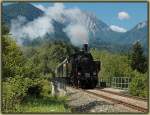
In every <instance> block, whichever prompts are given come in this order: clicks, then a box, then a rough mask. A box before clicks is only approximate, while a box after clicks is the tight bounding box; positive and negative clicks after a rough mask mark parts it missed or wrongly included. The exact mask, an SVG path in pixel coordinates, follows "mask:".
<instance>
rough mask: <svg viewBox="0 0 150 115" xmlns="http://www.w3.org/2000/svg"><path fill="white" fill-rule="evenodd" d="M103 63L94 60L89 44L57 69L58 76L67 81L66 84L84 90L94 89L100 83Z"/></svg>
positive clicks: (84, 45)
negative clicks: (99, 76)
mask: <svg viewBox="0 0 150 115" xmlns="http://www.w3.org/2000/svg"><path fill="white" fill-rule="evenodd" d="M100 69H101V62H100V61H96V60H94V59H93V56H92V55H91V53H90V51H89V48H88V44H83V48H82V50H80V51H78V52H76V53H74V54H72V55H70V56H68V57H67V58H66V59H65V60H64V61H63V62H62V63H60V64H59V65H58V66H57V68H56V71H55V73H56V76H57V77H63V78H65V79H66V81H67V82H66V83H67V84H69V85H71V86H73V87H76V88H82V89H93V88H95V87H96V85H97V83H98V73H99V72H100Z"/></svg>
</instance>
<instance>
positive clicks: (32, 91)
mask: <svg viewBox="0 0 150 115" xmlns="http://www.w3.org/2000/svg"><path fill="white" fill-rule="evenodd" d="M1 46H2V56H1V57H2V79H1V83H2V112H3V113H16V112H18V113H25V112H70V109H69V108H68V107H66V106H65V105H66V99H67V96H65V97H56V96H55V97H53V96H52V95H51V84H50V81H51V79H52V78H53V77H55V73H54V71H55V67H56V66H57V65H58V64H59V63H60V62H62V61H63V60H64V59H65V58H66V57H67V56H69V55H70V54H72V53H73V52H76V51H77V50H79V48H77V47H75V46H73V45H71V44H70V43H66V42H63V41H46V40H45V41H44V42H42V43H41V44H38V45H35V46H33V45H30V46H21V45H18V44H17V43H16V41H15V40H14V39H13V37H12V36H11V35H10V34H9V29H8V28H7V27H6V26H5V25H2V37H1ZM90 52H91V54H92V56H93V57H94V59H96V60H100V61H101V63H102V64H101V72H100V73H99V77H100V78H103V79H105V80H106V81H107V80H108V79H111V78H112V77H114V76H117V77H120V76H121V77H130V78H131V82H130V86H129V93H130V94H131V95H134V96H140V97H144V98H147V97H148V59H147V56H145V54H144V53H143V48H142V46H141V44H140V42H136V43H135V44H134V45H133V47H132V49H131V51H129V52H128V53H111V52H109V51H106V50H99V49H96V48H91V50H90Z"/></svg>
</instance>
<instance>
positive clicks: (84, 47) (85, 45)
mask: <svg viewBox="0 0 150 115" xmlns="http://www.w3.org/2000/svg"><path fill="white" fill-rule="evenodd" d="M83 50H84V51H85V52H88V44H87V43H86V44H83Z"/></svg>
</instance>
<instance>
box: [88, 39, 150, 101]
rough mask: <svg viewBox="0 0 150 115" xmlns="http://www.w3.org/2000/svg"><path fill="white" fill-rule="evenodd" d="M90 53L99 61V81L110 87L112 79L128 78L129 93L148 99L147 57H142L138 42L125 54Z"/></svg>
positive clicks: (92, 51)
mask: <svg viewBox="0 0 150 115" xmlns="http://www.w3.org/2000/svg"><path fill="white" fill-rule="evenodd" d="M91 53H92V55H93V57H94V59H95V60H100V61H101V72H100V73H99V79H103V80H104V81H106V82H107V83H108V84H107V86H112V84H111V83H112V82H111V81H112V78H113V77H129V78H130V79H131V81H130V86H129V93H130V94H131V95H135V96H140V97H145V98H147V97H148V57H146V56H145V55H144V53H143V48H142V46H141V44H140V42H136V43H135V44H133V47H132V49H131V51H129V53H126V54H123V53H121V54H112V53H110V52H108V51H104V50H103V51H99V50H97V49H92V50H91Z"/></svg>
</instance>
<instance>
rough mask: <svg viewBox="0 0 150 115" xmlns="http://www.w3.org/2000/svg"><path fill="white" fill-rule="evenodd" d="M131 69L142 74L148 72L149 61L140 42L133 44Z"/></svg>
mask: <svg viewBox="0 0 150 115" xmlns="http://www.w3.org/2000/svg"><path fill="white" fill-rule="evenodd" d="M131 67H132V69H133V70H137V71H139V72H141V73H145V72H146V71H147V59H146V57H145V56H144V52H143V48H142V46H141V44H140V42H139V41H137V42H136V43H135V44H133V47H132V54H131Z"/></svg>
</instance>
